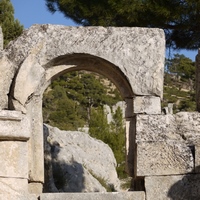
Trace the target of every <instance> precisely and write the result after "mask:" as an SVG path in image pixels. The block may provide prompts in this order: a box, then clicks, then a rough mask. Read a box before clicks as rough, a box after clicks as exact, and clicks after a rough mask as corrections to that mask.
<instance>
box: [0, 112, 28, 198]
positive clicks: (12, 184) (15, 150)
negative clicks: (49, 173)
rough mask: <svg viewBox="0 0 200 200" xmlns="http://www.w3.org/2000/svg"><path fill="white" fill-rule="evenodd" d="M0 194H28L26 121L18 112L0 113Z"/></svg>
mask: <svg viewBox="0 0 200 200" xmlns="http://www.w3.org/2000/svg"><path fill="white" fill-rule="evenodd" d="M0 127H1V128H0V158H1V159H0V194H6V195H8V194H10V195H21V194H28V144H27V141H28V139H29V138H30V136H29V133H30V132H29V131H28V129H27V127H28V124H27V119H26V116H25V115H23V114H22V113H21V112H19V111H9V110H1V111H0Z"/></svg>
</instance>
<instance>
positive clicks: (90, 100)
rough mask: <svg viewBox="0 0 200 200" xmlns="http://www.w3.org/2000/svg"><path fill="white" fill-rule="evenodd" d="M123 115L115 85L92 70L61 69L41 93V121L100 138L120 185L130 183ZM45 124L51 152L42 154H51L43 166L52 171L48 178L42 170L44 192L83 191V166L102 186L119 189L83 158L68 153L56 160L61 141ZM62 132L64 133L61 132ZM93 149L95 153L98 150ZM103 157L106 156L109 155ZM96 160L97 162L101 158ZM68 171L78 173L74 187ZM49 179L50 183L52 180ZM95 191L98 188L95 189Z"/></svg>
mask: <svg viewBox="0 0 200 200" xmlns="http://www.w3.org/2000/svg"><path fill="white" fill-rule="evenodd" d="M124 119H125V102H124V101H123V99H122V97H121V94H120V92H119V91H118V89H117V87H116V86H115V85H114V84H113V83H112V82H111V81H110V80H109V79H108V78H106V77H104V76H102V75H100V74H97V73H94V72H89V71H71V72H69V73H64V74H62V75H60V76H59V77H58V78H56V79H55V80H54V81H53V82H52V83H51V85H49V87H47V89H46V90H45V92H44V95H43V120H44V123H47V124H50V125H51V126H55V127H58V128H59V129H62V130H70V131H78V130H79V131H83V132H86V134H89V135H90V136H91V137H94V138H96V139H99V140H102V141H103V142H105V143H106V144H108V145H109V147H110V148H111V149H112V151H113V153H114V156H115V159H116V161H117V163H116V170H117V174H118V177H119V178H120V180H122V179H123V185H122V187H123V189H124V187H129V186H130V178H129V177H128V175H127V173H126V172H125V159H126V156H125V151H126V149H125V120H124ZM45 128H46V131H47V132H48V136H47V135H46V139H45V140H47V141H48V144H47V145H49V148H50V149H49V151H51V153H49V152H46V157H49V156H51V161H52V162H51V163H50V162H49V160H45V168H47V169H49V168H50V165H52V166H51V170H52V171H51V173H52V174H53V176H52V178H49V177H47V176H49V175H50V174H49V171H48V172H46V173H45V175H46V177H45V179H46V180H45V182H46V183H45V186H44V188H45V190H44V191H45V192H57V190H59V191H61V192H81V191H82V192H85V191H86V190H88V188H87V189H86V186H85V185H84V183H85V182H87V180H85V179H86V175H85V170H88V172H89V173H90V174H91V175H92V176H93V177H94V178H96V179H97V180H98V181H99V182H100V184H101V185H103V186H104V187H106V190H107V191H115V190H116V189H118V190H119V188H115V187H116V186H115V185H114V184H113V183H112V184H109V181H107V180H105V177H100V176H99V175H98V174H95V170H93V169H91V168H90V167H89V169H88V166H87V162H86V163H81V162H77V160H79V161H80V159H76V158H75V157H76V156H75V155H71V160H68V161H67V163H66V161H64V159H63V160H62V162H61V161H59V162H58V160H59V159H58V154H59V153H60V150H61V147H60V146H62V145H61V144H60V142H59V139H58V140H57V141H56V138H55V137H54V136H53V135H52V134H54V133H52V132H51V130H52V128H51V127H48V126H46V127H45ZM47 129H48V130H47ZM50 132H51V133H50ZM63 134H65V133H64V132H63ZM68 134H69V132H68ZM71 134H72V135H73V134H75V135H76V134H77V132H74V133H73V132H71V133H70V135H71ZM82 134H84V133H82ZM50 139H51V141H50ZM71 142H72V141H71ZM64 145H69V144H64ZM76 145H77V144H76ZM79 145H80V146H81V144H79ZM80 146H79V147H80ZM62 148H64V147H62ZM72 148H75V147H74V145H72ZM46 150H47V149H46ZM84 151H87V150H84ZM98 151H101V149H98ZM96 153H97V154H98V152H96ZM99 154H101V153H99ZM108 154H109V153H108ZM105 156H106V155H105ZM97 157H98V156H97ZM105 159H109V156H108V157H107V158H106V157H105ZM103 162H104V161H103ZM52 163H53V164H52ZM99 164H100V165H101V164H102V161H101V162H99ZM91 165H92V163H91ZM74 168H77V171H76V172H74V170H72V169H74ZM85 168H86V169H85ZM70 171H71V172H72V171H73V173H77V174H76V175H77V176H79V178H76V179H77V180H76V181H79V184H76V183H75V187H74V188H72V186H69V185H70V183H69V176H73V175H72V174H71V172H70ZM66 174H68V175H66ZM73 178H75V177H73ZM87 179H88V178H87ZM52 180H53V181H54V183H52ZM70 181H71V182H73V181H74V180H71V179H70ZM47 182H48V183H47ZM50 182H51V183H50ZM80 182H82V183H81V184H80ZM73 184H74V182H73ZM52 185H53V186H52ZM116 185H117V183H116ZM49 186H50V187H49ZM56 188H57V189H56ZM96 191H100V190H99V189H96ZM90 192H91V191H90Z"/></svg>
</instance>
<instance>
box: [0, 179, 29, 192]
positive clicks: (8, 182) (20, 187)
mask: <svg viewBox="0 0 200 200" xmlns="http://www.w3.org/2000/svg"><path fill="white" fill-rule="evenodd" d="M26 193H28V180H27V179H22V178H0V194H12V195H17V194H26Z"/></svg>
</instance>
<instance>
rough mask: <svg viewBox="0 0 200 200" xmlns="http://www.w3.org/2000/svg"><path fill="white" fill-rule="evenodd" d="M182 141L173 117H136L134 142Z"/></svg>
mask: <svg viewBox="0 0 200 200" xmlns="http://www.w3.org/2000/svg"><path fill="white" fill-rule="evenodd" d="M166 140H176V141H181V140H183V139H182V137H181V136H180V134H178V133H177V125H176V120H175V116H174V115H136V142H154V141H155V142H158V141H166Z"/></svg>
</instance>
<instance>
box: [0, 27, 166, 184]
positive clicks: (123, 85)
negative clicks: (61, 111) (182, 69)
mask: <svg viewBox="0 0 200 200" xmlns="http://www.w3.org/2000/svg"><path fill="white" fill-rule="evenodd" d="M164 46H165V43H164V33H163V31H162V30H160V29H147V28H137V27H136V28H120V27H119V28H113V27H108V28H104V27H65V26H58V25H57V26H55V25H49V24H48V25H34V26H32V27H31V28H30V29H28V30H26V31H24V33H23V34H22V36H20V37H19V38H18V39H17V40H16V41H14V42H12V43H10V45H9V46H8V47H7V49H5V50H4V51H3V52H2V58H1V60H0V64H1V63H3V64H2V66H3V67H1V68H0V74H2V76H5V77H6V80H4V84H1V82H0V91H2V95H1V96H0V108H1V109H9V110H11V109H12V110H15V111H21V112H22V113H23V114H22V118H23V120H22V121H23V123H22V124H21V130H23V131H22V133H23V134H24V132H26V134H25V136H24V135H23V134H22V133H21V136H20V134H19V136H16V138H15V140H16V139H18V140H19V139H20V140H24V141H26V142H27V144H28V151H27V155H26V156H27V157H28V163H29V166H28V169H27V174H28V172H29V177H28V179H29V182H30V183H43V181H44V168H43V166H44V165H43V136H42V131H43V130H42V128H43V127H42V109H41V108H42V95H43V92H44V90H45V89H46V87H47V86H48V85H49V83H50V81H51V79H54V78H55V77H56V76H58V75H60V74H61V73H64V72H68V71H72V70H82V69H85V70H89V71H93V72H97V73H99V74H102V75H105V76H106V77H108V78H109V79H110V80H111V81H112V82H113V83H114V84H115V85H116V86H117V88H118V89H119V91H120V93H121V95H122V97H123V98H124V99H125V101H126V103H127V109H126V114H125V115H126V119H127V128H126V129H127V132H126V135H127V141H128V142H127V155H129V157H128V159H127V162H128V166H129V165H130V166H129V167H128V168H129V169H128V171H129V173H130V174H131V175H132V176H134V173H135V172H134V171H133V170H134V168H135V163H134V159H135V155H134V152H135V144H134V142H135V124H136V118H135V114H136V113H148V112H151V111H149V110H148V108H146V107H145V108H144V107H143V105H144V104H145V105H146V104H148V103H149V104H148V105H147V107H148V106H150V107H151V104H152V101H151V99H152V97H153V98H154V97H156V98H157V99H158V102H159V101H160V98H162V93H163V73H164V68H163V63H164V51H165V49H164ZM0 81H1V80H0ZM7 94H8V97H7ZM158 105H159V103H158ZM158 107H159V106H158ZM158 110H159V109H158ZM158 112H159V111H158ZM155 113H156V112H155ZM151 114H152V113H151ZM25 127H26V128H25ZM22 136H23V137H22ZM26 178H27V177H26Z"/></svg>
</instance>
